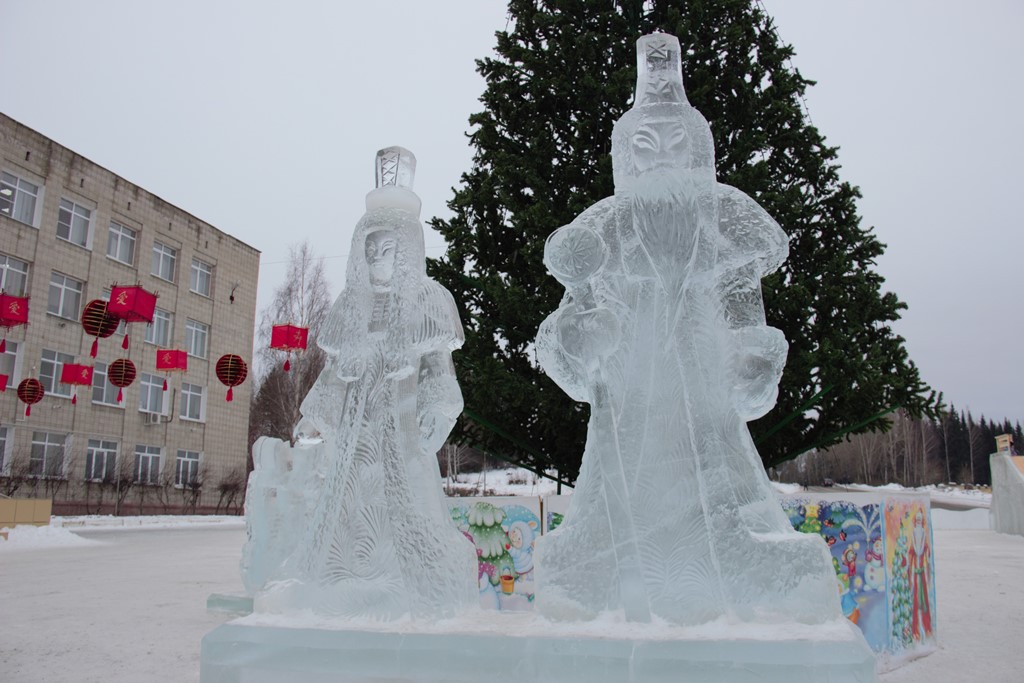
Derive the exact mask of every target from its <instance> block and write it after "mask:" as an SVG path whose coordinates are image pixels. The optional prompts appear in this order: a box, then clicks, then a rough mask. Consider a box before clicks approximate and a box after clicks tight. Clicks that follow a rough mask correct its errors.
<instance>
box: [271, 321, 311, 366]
mask: <svg viewBox="0 0 1024 683" xmlns="http://www.w3.org/2000/svg"><path fill="white" fill-rule="evenodd" d="M308 337H309V328H307V327H299V326H298V325H292V324H291V323H288V324H287V325H274V326H273V327H272V328H271V330H270V348H272V349H280V350H282V351H287V352H288V357H287V358H285V359H284V371H285V372H288V370H290V369H291V366H292V364H291V356H292V351H304V350H305V349H306V340H307V338H308Z"/></svg>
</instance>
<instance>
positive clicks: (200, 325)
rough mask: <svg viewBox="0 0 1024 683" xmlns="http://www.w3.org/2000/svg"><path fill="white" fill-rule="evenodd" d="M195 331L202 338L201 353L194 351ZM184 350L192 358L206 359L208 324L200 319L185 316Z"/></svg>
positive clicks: (208, 349)
mask: <svg viewBox="0 0 1024 683" xmlns="http://www.w3.org/2000/svg"><path fill="white" fill-rule="evenodd" d="M197 333H198V334H199V335H201V336H202V338H203V348H202V351H203V353H202V354H198V353H195V352H194V351H195V349H194V347H195V345H196V337H197ZM185 350H186V351H187V352H188V355H190V356H192V357H193V358H202V359H204V360H205V359H206V358H208V357H209V355H210V325H208V324H207V323H204V322H202V321H201V320H193V319H192V318H185Z"/></svg>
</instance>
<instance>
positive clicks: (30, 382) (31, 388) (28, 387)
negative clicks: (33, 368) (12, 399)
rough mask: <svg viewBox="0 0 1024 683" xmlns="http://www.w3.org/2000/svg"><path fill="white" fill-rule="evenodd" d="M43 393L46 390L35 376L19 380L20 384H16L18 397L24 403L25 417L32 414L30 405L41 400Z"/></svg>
mask: <svg viewBox="0 0 1024 683" xmlns="http://www.w3.org/2000/svg"><path fill="white" fill-rule="evenodd" d="M44 394H46V391H45V390H44V389H43V383H42V382H40V381H39V380H37V379H36V378H35V377H29V378H28V379H23V380H21V384H19V385H18V398H19V399H21V402H22V403H24V404H25V417H28V416H29V415H31V414H32V406H33V405H35V404H36V403H39V402H40V401H42V400H43V395H44Z"/></svg>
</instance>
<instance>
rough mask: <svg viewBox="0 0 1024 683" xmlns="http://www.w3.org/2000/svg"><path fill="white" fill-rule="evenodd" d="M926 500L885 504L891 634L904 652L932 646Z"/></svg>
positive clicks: (932, 570) (931, 579)
mask: <svg viewBox="0 0 1024 683" xmlns="http://www.w3.org/2000/svg"><path fill="white" fill-rule="evenodd" d="M930 512H931V508H930V503H929V501H928V499H927V498H923V499H922V498H918V499H912V500H906V499H897V498H890V499H887V500H886V501H885V558H886V566H887V567H888V568H889V582H888V593H889V611H890V614H891V615H892V620H891V625H890V634H891V638H892V642H893V644H894V645H899V646H902V647H903V648H904V649H912V648H916V647H920V646H930V645H935V624H936V619H935V604H936V602H935V562H934V561H933V556H932V547H933V544H932V525H931V515H930Z"/></svg>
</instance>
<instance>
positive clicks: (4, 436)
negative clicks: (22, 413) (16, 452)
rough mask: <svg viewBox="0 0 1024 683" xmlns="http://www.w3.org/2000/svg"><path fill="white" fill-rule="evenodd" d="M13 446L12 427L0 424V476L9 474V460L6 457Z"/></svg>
mask: <svg viewBox="0 0 1024 683" xmlns="http://www.w3.org/2000/svg"><path fill="white" fill-rule="evenodd" d="M13 445H14V427H12V426H10V425H2V424H0V474H4V475H6V474H10V471H11V459H10V458H9V457H8V455H9V454H10V452H11V447H12V446H13Z"/></svg>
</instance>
